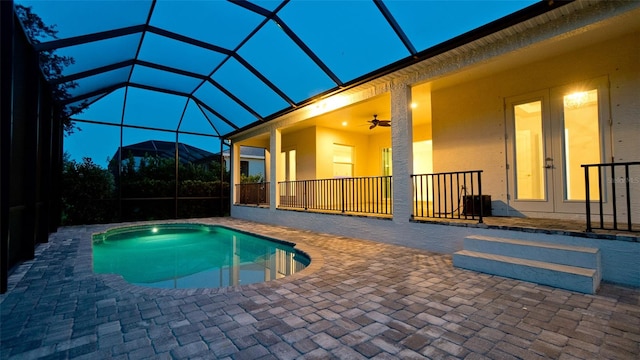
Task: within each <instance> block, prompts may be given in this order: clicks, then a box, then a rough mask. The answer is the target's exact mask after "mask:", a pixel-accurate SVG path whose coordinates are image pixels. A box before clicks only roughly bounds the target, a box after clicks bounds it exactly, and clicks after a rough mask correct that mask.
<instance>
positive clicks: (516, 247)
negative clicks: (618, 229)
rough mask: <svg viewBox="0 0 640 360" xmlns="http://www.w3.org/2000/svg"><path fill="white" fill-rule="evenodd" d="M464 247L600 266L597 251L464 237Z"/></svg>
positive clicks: (572, 264) (586, 265) (573, 263)
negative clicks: (580, 250)
mask: <svg viewBox="0 0 640 360" xmlns="http://www.w3.org/2000/svg"><path fill="white" fill-rule="evenodd" d="M464 249H465V250H470V251H477V252H483V253H488V254H496V255H504V256H511V257H517V258H521V259H528V260H537V261H545V262H550V263H554V264H562V265H569V266H577V267H582V268H587V269H599V268H600V256H599V253H595V254H594V253H592V252H579V251H575V250H565V249H556V248H548V247H539V246H535V245H521V244H512V243H507V242H499V241H488V240H483V239H475V238H469V237H468V238H465V239H464Z"/></svg>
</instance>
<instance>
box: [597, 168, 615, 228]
mask: <svg viewBox="0 0 640 360" xmlns="http://www.w3.org/2000/svg"><path fill="white" fill-rule="evenodd" d="M600 202H602V198H601V199H600ZM611 204H612V205H613V229H614V230H618V206H617V204H616V174H615V164H611Z"/></svg>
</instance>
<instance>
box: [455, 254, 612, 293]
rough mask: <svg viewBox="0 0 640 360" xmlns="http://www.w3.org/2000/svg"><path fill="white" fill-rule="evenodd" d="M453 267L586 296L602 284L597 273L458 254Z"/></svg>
mask: <svg viewBox="0 0 640 360" xmlns="http://www.w3.org/2000/svg"><path fill="white" fill-rule="evenodd" d="M453 265H454V266H455V267H459V268H463V269H468V270H473V271H479V272H484V273H487V274H493V275H499V276H504V277H509V278H514V279H518V280H524V281H529V282H534V283H537V284H542V285H548V286H553V287H557V288H561V289H566V290H571V291H578V292H581V293H586V294H594V293H595V292H596V290H597V289H598V286H599V284H600V281H599V279H598V278H597V276H596V274H595V272H594V275H593V276H591V277H589V276H583V275H578V274H572V273H566V272H561V271H555V270H551V269H544V268H539V267H531V266H527V265H522V264H516V263H510V262H502V261H496V260H488V259H483V258H477V257H473V256H467V255H461V254H457V253H456V254H453Z"/></svg>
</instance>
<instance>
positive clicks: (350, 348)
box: [0, 218, 640, 360]
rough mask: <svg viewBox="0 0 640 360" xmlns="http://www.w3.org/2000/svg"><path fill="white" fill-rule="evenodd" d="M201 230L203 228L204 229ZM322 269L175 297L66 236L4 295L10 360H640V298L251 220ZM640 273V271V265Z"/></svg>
mask: <svg viewBox="0 0 640 360" xmlns="http://www.w3.org/2000/svg"><path fill="white" fill-rule="evenodd" d="M192 222H194V221H193V220H192ZM198 222H202V223H209V224H217V223H219V224H222V225H226V226H230V227H234V228H237V229H241V230H249V231H252V232H255V233H259V234H262V235H266V236H270V237H274V238H278V239H283V240H287V241H292V242H295V243H297V244H298V247H299V248H300V249H301V250H303V251H305V252H307V253H308V254H309V255H310V256H311V257H312V264H311V266H310V267H309V268H307V269H305V270H304V271H302V272H300V273H298V274H296V275H293V276H291V277H288V278H285V279H280V280H276V281H272V282H268V283H262V284H254V285H244V286H238V287H229V288H222V289H198V290H163V289H151V288H143V287H137V286H133V285H129V284H127V283H126V282H125V281H124V280H122V278H120V277H119V276H116V275H95V274H93V272H92V265H91V234H92V233H95V232H99V231H103V230H104V229H106V228H109V227H113V226H114V225H92V226H80V227H67V228H61V229H59V231H58V232H57V233H54V234H52V235H51V236H50V241H49V243H47V244H41V245H40V246H39V247H38V249H37V254H36V258H35V260H32V261H29V262H26V263H24V264H22V265H20V266H19V267H18V268H17V269H16V270H15V271H14V272H13V274H12V275H11V277H10V279H9V282H10V283H9V291H8V292H7V293H6V294H4V295H0V308H1V314H2V319H1V320H2V322H1V324H0V326H1V338H0V340H1V342H0V349H1V351H0V354H1V356H0V358H1V359H13V358H15V359H35V358H48V359H62V358H86V359H99V358H115V359H146V358H158V359H183V358H184V359H186V358H211V359H213V358H228V359H249V360H254V359H298V358H300V359H365V358H374V359H461V358H462V359H638V354H640V289H632V288H626V287H621V286H615V285H612V284H603V286H602V288H601V289H600V291H599V292H598V294H597V295H585V294H580V293H574V292H570V291H565V290H560V289H555V288H551V287H546V286H540V285H536V284H531V283H527V282H522V281H517V280H512V279H506V278H501V277H496V276H491V275H486V274H480V273H476V272H472V271H467V270H462V269H457V268H453V267H452V265H451V256H450V255H441V254H434V253H430V252H427V251H424V250H420V249H416V248H408V247H401V246H396V245H390V244H384V243H376V242H370V241H365V240H359V239H352V238H344V237H336V236H331V235H325V234H317V233H312V232H308V231H301V230H296V229H291V228H283V227H274V226H268V225H262V224H256V223H251V222H247V221H242V220H236V219H230V218H221V219H203V220H201V221H200V220H199V221H198ZM639 266H640V265H639Z"/></svg>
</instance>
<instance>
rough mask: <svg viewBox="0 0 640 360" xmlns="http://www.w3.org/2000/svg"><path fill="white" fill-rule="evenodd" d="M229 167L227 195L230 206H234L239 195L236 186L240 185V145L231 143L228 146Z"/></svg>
mask: <svg viewBox="0 0 640 360" xmlns="http://www.w3.org/2000/svg"><path fill="white" fill-rule="evenodd" d="M229 163H230V164H229V165H230V166H231V180H230V182H229V193H230V194H231V199H230V201H231V204H232V205H233V204H235V203H236V202H237V201H236V200H237V199H239V198H240V194H237V191H238V188H237V186H236V185H237V184H240V145H238V144H236V143H234V142H232V143H231V146H229Z"/></svg>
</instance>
